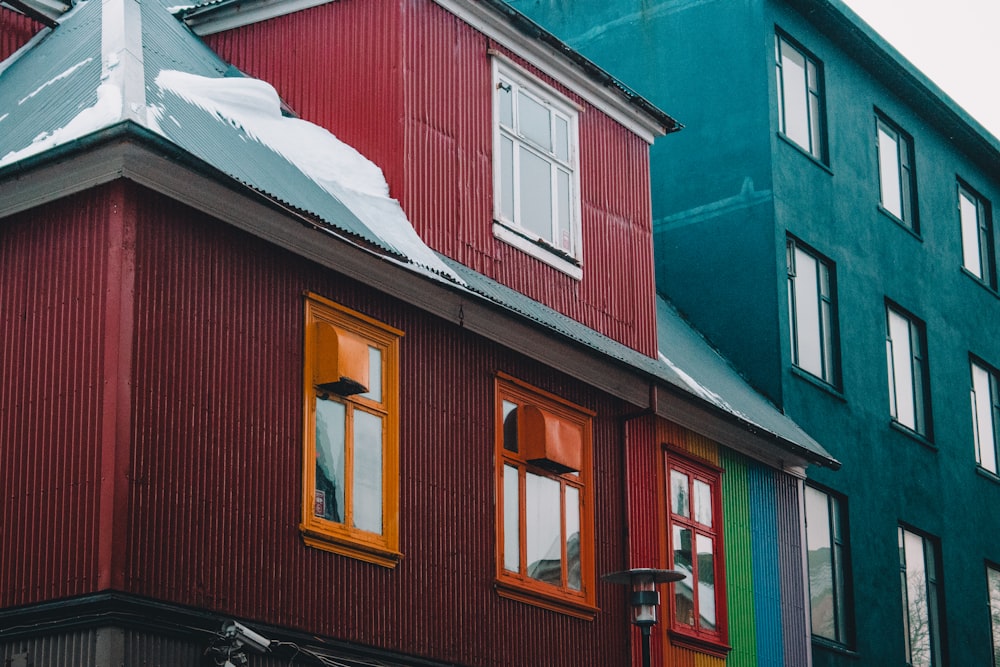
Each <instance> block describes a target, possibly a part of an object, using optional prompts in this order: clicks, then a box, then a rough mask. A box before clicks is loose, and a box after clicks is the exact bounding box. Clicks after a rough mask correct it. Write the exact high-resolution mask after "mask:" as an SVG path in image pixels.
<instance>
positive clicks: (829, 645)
mask: <svg viewBox="0 0 1000 667" xmlns="http://www.w3.org/2000/svg"><path fill="white" fill-rule="evenodd" d="M812 644H813V646H814V647H815V648H818V649H822V650H824V651H829V652H830V653H837V654H838V655H842V656H844V657H847V658H851V659H854V660H860V659H861V655H860V654H859V653H858V652H857V651H852V650H851V649H849V648H847V647H846V646H844V645H843V644H838V643H837V642H835V641H832V640H830V639H824V638H823V637H816V636H813V638H812Z"/></svg>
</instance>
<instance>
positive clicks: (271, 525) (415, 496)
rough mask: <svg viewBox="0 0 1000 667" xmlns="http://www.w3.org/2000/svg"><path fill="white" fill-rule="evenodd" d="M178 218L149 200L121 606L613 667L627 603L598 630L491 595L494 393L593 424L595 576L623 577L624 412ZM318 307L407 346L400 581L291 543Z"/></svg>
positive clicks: (420, 650)
mask: <svg viewBox="0 0 1000 667" xmlns="http://www.w3.org/2000/svg"><path fill="white" fill-rule="evenodd" d="M170 209H171V206H170V205H168V204H167V203H165V202H164V201H162V200H159V199H158V198H153V197H150V198H149V199H148V201H146V202H144V204H143V206H142V207H141V214H140V216H139V218H140V220H141V221H142V223H141V226H140V229H139V233H138V239H137V251H136V252H137V270H136V310H137V313H138V316H137V319H136V327H135V331H136V333H135V336H136V337H135V342H136V354H135V368H136V371H135V375H134V382H133V384H134V387H135V389H134V397H135V415H136V421H135V430H134V439H135V452H134V459H133V467H134V481H133V484H132V488H131V495H132V498H133V503H134V506H135V508H136V509H135V513H134V516H133V520H132V523H131V525H130V540H129V543H128V547H127V548H128V557H127V572H129V573H130V577H129V579H128V582H127V584H128V585H127V588H128V590H130V591H131V592H134V593H138V594H141V595H147V596H150V597H154V598H164V599H167V600H170V601H174V602H177V603H181V604H189V605H195V606H201V607H207V608H209V609H214V610H217V611H220V612H228V613H233V614H238V615H240V616H244V617H248V618H256V619H260V620H266V621H267V622H268V623H274V624H278V625H286V626H290V627H295V628H300V629H304V630H307V631H309V632H315V633H317V634H322V635H329V636H332V637H338V638H344V639H350V640H352V641H358V642H361V643H364V644H370V645H373V646H379V647H383V648H386V649H390V650H398V651H403V652H408V653H416V654H419V655H424V656H428V657H433V658H435V659H439V660H446V661H455V662H461V663H463V664H468V665H523V664H538V662H539V660H540V659H542V660H544V661H545V662H546V664H551V665H567V666H569V665H572V666H574V667H575V666H578V665H593V666H594V667H598V666H601V667H604V666H605V665H616V664H621V663H622V662H623V661H624V651H625V650H626V647H627V645H628V639H627V634H626V633H627V632H628V627H627V625H625V624H624V623H623V622H622V620H621V619H623V618H625V614H626V610H625V597H624V596H623V595H621V591H620V590H618V589H615V588H614V587H608V586H600V585H599V587H598V591H597V601H598V605H599V606H600V607H601V609H602V610H603V611H602V613H601V614H600V615H599V616H598V618H597V620H596V621H594V622H586V621H580V620H577V619H572V618H569V617H565V616H562V615H560V614H554V613H552V612H549V611H544V610H541V609H537V608H534V607H530V606H526V605H524V604H521V603H517V602H513V601H509V600H504V599H501V598H499V597H498V596H497V595H496V593H495V592H494V591H493V576H494V575H493V573H494V567H495V565H494V553H495V529H494V509H493V508H494V498H495V492H494V488H493V486H494V482H493V472H494V469H493V466H494V462H493V440H492V432H493V425H492V420H493V395H492V394H493V380H492V374H493V373H494V372H495V371H497V370H502V371H505V372H508V373H511V374H513V375H515V376H517V377H519V378H521V379H523V380H525V381H527V382H531V383H534V384H537V385H538V386H540V387H543V388H545V389H546V390H549V391H552V392H553V393H556V394H558V395H560V396H563V397H565V398H566V399H568V400H571V401H574V402H576V403H579V404H581V405H583V406H586V407H588V408H591V409H594V410H596V411H597V412H598V414H599V415H600V416H599V417H598V419H597V420H596V421H595V424H594V467H595V471H597V473H596V474H595V484H594V486H595V488H594V507H595V509H596V514H597V526H596V534H597V554H596V558H597V569H598V572H604V571H607V570H609V569H611V568H615V569H618V568H619V567H621V566H623V564H622V559H623V554H624V553H625V551H624V549H625V546H624V543H623V533H622V529H621V520H622V515H623V511H624V506H623V500H622V495H623V491H622V485H621V474H622V458H621V433H620V425H619V423H618V420H617V419H616V418H614V415H617V414H619V413H621V412H622V411H623V410H624V408H623V407H622V406H619V405H617V404H616V403H613V402H609V401H608V399H606V398H604V397H602V396H601V395H600V394H596V393H595V392H593V391H591V390H588V389H587V388H586V387H582V386H580V384H579V383H578V382H576V381H573V380H571V379H568V378H564V377H560V376H558V375H554V374H553V373H552V372H551V371H550V370H549V369H546V368H543V367H539V366H537V365H535V364H530V363H528V362H525V361H524V360H523V359H521V358H520V357H517V356H515V355H513V354H510V353H507V352H506V351H503V350H500V349H498V348H497V347H496V346H494V345H491V344H487V343H486V342H484V341H483V340H482V339H479V338H477V337H474V336H471V335H469V334H467V333H465V332H464V331H462V330H461V329H457V328H455V327H453V326H451V325H447V324H445V323H443V322H440V321H438V320H432V319H428V318H427V317H426V316H424V315H422V314H420V313H419V312H417V311H415V310H414V309H412V308H410V307H408V306H406V305H405V304H399V303H394V302H391V301H388V300H386V299H385V298H383V297H381V296H379V294H377V293H375V292H372V291H371V290H368V289H366V288H364V287H363V286H361V285H359V284H357V283H353V282H351V281H347V280H345V279H343V278H342V277H340V276H337V275H335V274H333V273H332V272H328V271H324V270H322V269H320V268H319V267H315V266H312V265H304V264H303V263H302V262H301V261H300V260H298V259H297V258H295V257H293V256H291V255H288V254H286V253H283V252H280V251H277V250H275V249H273V248H271V247H268V246H267V245H266V244H265V243H264V242H262V241H258V240H256V239H253V238H250V237H248V236H245V235H243V234H240V233H238V232H236V231H235V230H232V229H230V228H227V227H225V226H223V225H221V224H218V223H214V222H213V221H211V220H209V219H206V218H205V217H203V216H201V215H198V214H195V213H194V212H191V211H181V212H180V215H179V216H177V217H174V216H172V215H171V213H170ZM307 290H309V291H315V292H318V293H320V294H323V295H325V296H327V297H329V298H332V299H334V300H336V301H337V302H339V303H342V304H344V305H345V306H347V307H350V308H353V309H356V310H359V311H361V312H363V313H365V314H367V315H370V316H371V317H374V318H376V319H378V320H380V321H383V322H386V323H387V324H390V325H392V326H395V327H398V328H400V329H402V330H403V331H405V332H406V335H405V337H404V339H403V342H402V349H401V354H402V377H401V395H402V398H403V402H402V415H401V417H402V419H401V421H402V433H401V436H402V440H401V460H400V467H401V482H400V494H401V499H400V508H401V522H400V547H401V550H402V551H403V553H404V555H405V557H404V558H403V560H402V561H401V562H400V564H399V565H398V566H397V567H396V568H395V569H391V570H390V569H385V568H381V567H377V566H373V565H370V564H367V563H363V562H360V561H356V560H352V559H349V558H344V557H342V556H338V555H335V554H330V553H326V552H322V551H318V550H315V549H309V548H306V547H304V546H303V544H302V542H301V539H300V537H299V532H298V523H299V519H300V516H299V514H300V498H301V479H300V478H301V470H300V469H301V403H300V401H301V398H300V395H301V375H300V373H301V359H302V351H301V340H302V293H303V292H305V291H307ZM246 573H260V576H253V577H248V576H246ZM540 647H545V648H544V649H542V648H540ZM541 650H544V658H540V656H539V651H541Z"/></svg>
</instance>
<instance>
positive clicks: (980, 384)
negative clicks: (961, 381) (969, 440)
mask: <svg viewBox="0 0 1000 667" xmlns="http://www.w3.org/2000/svg"><path fill="white" fill-rule="evenodd" d="M970 365H971V368H972V430H973V441H974V443H975V446H976V463H978V464H979V465H980V467H982V468H983V469H984V470H988V471H990V472H991V473H993V474H994V475H995V474H997V444H998V443H1000V438H998V435H1000V434H998V432H997V429H998V426H1000V392H998V391H997V372H996V370H994V369H992V368H990V367H988V366H986V365H985V364H983V363H981V362H978V361H976V360H973V361H972V362H971V364H970Z"/></svg>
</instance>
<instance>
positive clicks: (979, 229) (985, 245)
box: [958, 182, 996, 287]
mask: <svg viewBox="0 0 1000 667" xmlns="http://www.w3.org/2000/svg"><path fill="white" fill-rule="evenodd" d="M958 217H959V220H960V221H961V225H962V266H963V267H964V268H965V270H966V271H968V272H969V273H971V274H972V275H974V276H975V277H976V278H979V280H981V281H983V282H984V283H986V285H987V286H989V287H996V279H995V273H994V268H995V267H994V261H993V221H992V220H991V219H990V211H989V205H988V202H987V201H986V200H985V199H983V198H982V197H980V196H979V195H978V194H976V192H975V191H974V190H973V189H972V188H970V187H968V186H967V185H965V184H963V183H962V182H959V183H958Z"/></svg>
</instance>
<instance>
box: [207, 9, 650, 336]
mask: <svg viewBox="0 0 1000 667" xmlns="http://www.w3.org/2000/svg"><path fill="white" fill-rule="evenodd" d="M208 42H209V44H210V45H211V46H212V47H213V48H214V49H216V50H217V51H218V52H219V53H220V55H222V56H223V57H224V58H227V59H229V60H231V61H233V62H234V64H236V65H237V66H239V67H240V68H242V69H244V70H245V71H247V72H249V73H251V74H253V75H254V76H258V77H261V78H264V79H266V80H268V81H270V82H271V83H273V84H274V85H275V87H276V88H277V89H278V91H279V93H281V94H282V95H283V96H284V97H285V98H286V99H287V100H288V101H289V102H290V104H291V105H292V107H293V108H295V110H296V111H298V112H299V113H300V114H301V115H302V116H303V117H304V118H306V119H308V120H310V121H313V122H316V123H319V124H321V125H323V126H324V127H327V128H329V129H330V130H332V131H333V132H334V133H335V134H337V135H338V136H339V137H340V138H341V139H343V140H344V141H346V142H348V143H350V144H351V145H352V146H355V147H356V148H358V149H359V150H360V151H361V152H362V153H363V154H364V155H366V156H368V157H369V158H370V159H371V160H373V161H374V162H375V163H376V164H378V165H379V166H381V167H382V169H383V171H384V172H385V175H386V178H387V180H388V182H389V186H390V192H391V194H392V195H393V196H394V197H396V198H397V199H399V201H400V203H401V204H402V206H403V210H405V211H406V213H407V215H408V216H409V218H410V220H411V221H412V222H413V224H414V227H415V228H416V230H417V232H418V233H419V234H420V235H421V237H422V238H423V239H424V240H425V241H427V242H428V244H429V245H430V246H431V247H432V248H434V249H435V250H438V251H440V252H443V253H444V254H446V255H448V256H450V257H453V258H455V259H457V260H459V261H460V262H462V263H464V264H466V265H468V266H471V267H473V268H475V269H476V270H478V271H480V272H481V273H484V274H486V275H488V276H489V277H491V278H494V279H496V280H498V281H499V282H502V283H503V284H505V285H508V286H510V287H512V288H514V289H517V290H519V291H521V292H524V293H525V294H528V295H529V296H531V297H532V298H534V299H536V300H538V301H540V302H542V303H545V304H546V305H548V306H551V307H552V308H555V309H556V310H558V311H560V312H562V313H564V314H566V315H568V316H569V317H572V318H574V319H576V320H578V321H581V322H583V323H585V324H587V325H588V326H590V327H592V328H594V329H596V330H598V331H600V332H602V333H605V334H607V335H608V336H610V337H611V338H614V339H615V340H618V341H619V342H621V343H623V344H626V345H628V346H630V347H633V348H635V349H637V350H640V351H641V352H643V353H645V354H649V355H655V353H656V347H655V344H656V341H655V337H656V332H655V324H654V323H655V311H654V307H655V306H654V301H653V293H652V292H651V291H650V290H646V289H636V288H635V286H636V285H652V284H653V260H652V232H651V230H652V222H651V211H650V203H649V202H650V193H649V150H648V145H647V144H646V143H645V142H644V141H642V140H641V139H639V138H638V137H636V136H635V135H633V134H631V133H630V132H628V131H627V130H625V129H624V128H622V127H621V126H619V125H617V124H616V123H615V122H613V121H612V120H610V119H609V118H607V117H606V116H604V115H603V114H601V113H600V112H599V111H597V110H596V109H594V108H592V107H589V106H587V105H585V104H583V102H582V100H579V99H578V98H575V96H573V95H570V97H574V98H575V99H577V101H578V102H580V103H581V104H583V106H584V108H585V110H584V112H583V113H582V114H581V116H580V133H581V146H580V151H581V161H582V166H581V187H582V190H583V193H584V196H583V244H584V249H583V253H584V273H585V276H584V279H583V280H582V281H576V280H574V279H572V278H570V277H568V276H566V275H565V274H563V273H562V272H560V271H557V270H556V269H553V268H551V267H549V266H547V265H544V264H542V263H540V262H539V261H537V260H535V259H533V258H531V257H529V256H528V255H526V254H525V253H523V252H521V251H520V250H517V249H515V248H513V247H511V246H509V245H507V244H505V243H503V242H500V241H498V240H496V239H495V238H494V237H493V233H492V196H493V195H492V175H491V172H492V132H491V91H490V82H491V73H490V61H489V56H488V54H487V49H488V48H490V47H494V48H496V45H491V44H489V43H488V40H487V39H486V38H485V37H484V36H483V35H482V34H480V33H478V32H476V31H474V30H472V29H471V28H470V27H469V26H467V25H466V24H464V23H462V22H460V21H459V20H458V19H456V18H455V17H454V16H453V15H451V14H449V13H448V12H446V11H445V10H444V9H443V8H441V7H440V6H438V5H436V4H434V3H432V2H428V1H426V0H396V1H394V2H389V1H386V2H362V1H359V0H342V1H341V2H335V3H329V4H326V5H323V6H321V7H317V8H314V9H311V10H307V11H303V12H298V13H295V14H292V15H290V16H285V17H281V18H279V19H275V20H272V21H268V22H265V23H263V24H255V25H252V26H247V27H244V28H240V29H237V30H233V31H230V32H227V33H223V34H220V35H213V36H210V37H209V38H208ZM272 44H278V45H281V46H280V49H279V50H280V53H281V57H280V58H276V57H275V56H274V53H275V50H274V48H273V47H271V45H272ZM515 59H516V58H515ZM525 66H526V67H527V68H528V69H533V68H532V67H531V66H529V65H527V64H525ZM542 78H543V79H544V78H545V77H542ZM549 83H553V82H551V81H549ZM611 267H615V268H618V267H621V270H623V271H624V270H625V267H627V271H628V273H627V275H625V274H623V275H621V276H615V277H620V278H621V279H609V271H610V270H612V269H611Z"/></svg>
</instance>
